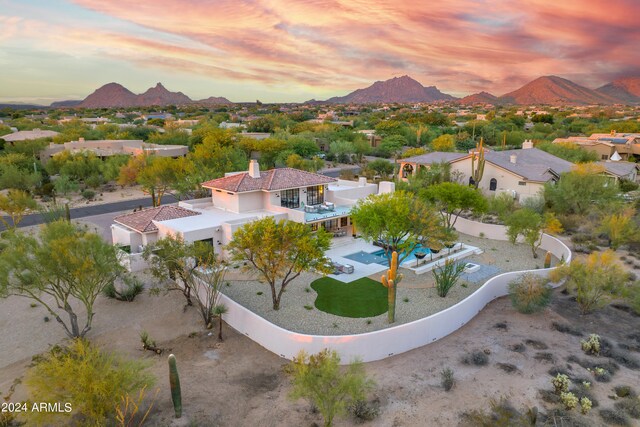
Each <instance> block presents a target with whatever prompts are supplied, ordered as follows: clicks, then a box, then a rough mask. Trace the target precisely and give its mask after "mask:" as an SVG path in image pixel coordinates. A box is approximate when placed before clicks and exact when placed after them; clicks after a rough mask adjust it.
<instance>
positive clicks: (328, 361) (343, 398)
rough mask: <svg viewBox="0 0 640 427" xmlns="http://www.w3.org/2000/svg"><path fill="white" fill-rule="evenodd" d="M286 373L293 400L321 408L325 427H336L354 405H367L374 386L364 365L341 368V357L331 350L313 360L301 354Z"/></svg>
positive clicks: (311, 357) (314, 355)
mask: <svg viewBox="0 0 640 427" xmlns="http://www.w3.org/2000/svg"><path fill="white" fill-rule="evenodd" d="M285 371H286V372H287V374H289V375H290V377H291V383H292V386H293V389H292V391H291V393H290V395H289V396H290V398H292V399H299V398H304V399H306V400H308V401H309V402H310V403H311V404H312V405H314V406H315V407H316V408H318V411H319V412H320V413H321V414H322V416H323V418H324V425H325V427H329V426H331V425H333V419H334V417H335V416H336V415H340V414H344V413H345V412H346V410H347V408H348V407H349V405H350V404H353V403H355V402H358V401H363V400H364V399H365V398H366V394H367V392H368V391H369V390H371V389H372V388H373V386H374V382H373V381H372V380H370V379H368V378H367V376H366V372H365V370H364V365H363V364H362V362H359V361H357V360H356V361H354V362H351V364H349V366H347V367H345V368H341V367H340V357H339V356H338V353H336V352H335V351H330V350H328V349H325V350H323V351H321V352H320V353H318V354H313V355H310V356H309V355H308V354H306V353H305V352H304V351H301V352H300V353H299V354H298V355H297V356H296V357H295V358H294V359H293V361H292V362H291V363H290V364H289V365H287V367H286V368H285Z"/></svg>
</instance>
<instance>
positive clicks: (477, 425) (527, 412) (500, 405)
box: [461, 398, 538, 427]
mask: <svg viewBox="0 0 640 427" xmlns="http://www.w3.org/2000/svg"><path fill="white" fill-rule="evenodd" d="M537 421H538V409H537V408H535V407H534V408H524V409H522V410H521V411H518V410H517V409H515V408H514V407H513V406H511V403H509V401H508V400H507V399H505V398H501V399H500V400H496V399H491V400H490V401H489V409H488V410H487V411H485V410H481V409H478V410H474V411H469V412H465V413H463V414H462V423H461V425H462V426H469V427H471V426H473V427H512V426H533V425H536V422H537Z"/></svg>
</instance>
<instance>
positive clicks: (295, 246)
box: [227, 217, 332, 310]
mask: <svg viewBox="0 0 640 427" xmlns="http://www.w3.org/2000/svg"><path fill="white" fill-rule="evenodd" d="M330 244H331V237H330V235H329V233H327V232H326V231H325V230H324V229H322V228H319V229H318V231H317V232H313V231H312V230H311V228H310V227H309V226H308V225H306V224H300V223H298V222H294V221H287V220H281V221H276V220H275V219H273V218H272V217H265V218H262V219H259V220H256V221H252V222H249V223H247V224H245V225H243V226H242V227H240V228H239V229H237V230H236V231H235V233H234V234H233V240H232V241H231V242H230V243H229V244H228V245H227V249H228V250H229V251H230V252H231V255H232V258H233V260H235V261H241V262H247V263H248V265H247V267H248V268H254V269H256V270H257V271H258V272H259V273H260V275H261V276H262V278H263V279H264V280H265V281H266V282H267V283H268V284H269V287H270V288H271V298H272V302H273V309H274V310H278V309H280V300H281V298H282V293H283V292H284V291H285V289H286V287H287V285H289V283H291V281H292V280H294V279H295V278H296V277H298V276H300V274H301V273H302V272H304V271H317V272H319V273H330V272H331V271H332V269H331V268H330V267H329V265H328V260H327V258H326V257H325V256H324V252H325V251H326V250H328V249H329V246H330Z"/></svg>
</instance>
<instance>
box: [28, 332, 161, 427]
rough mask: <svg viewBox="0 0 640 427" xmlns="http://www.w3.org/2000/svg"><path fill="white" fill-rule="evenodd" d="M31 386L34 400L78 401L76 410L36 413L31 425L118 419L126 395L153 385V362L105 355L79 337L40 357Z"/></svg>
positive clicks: (32, 371)
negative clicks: (118, 407)
mask: <svg viewBox="0 0 640 427" xmlns="http://www.w3.org/2000/svg"><path fill="white" fill-rule="evenodd" d="M34 363H35V364H34V366H33V367H32V368H31V369H29V371H28V372H27V378H26V381H25V384H26V386H27V389H28V391H29V399H30V400H31V401H34V402H72V405H73V412H72V413H64V412H62V413H56V414H52V413H45V412H30V413H28V414H27V416H28V424H35V425H40V424H42V423H46V424H47V425H63V424H64V425H66V424H67V422H69V421H70V417H71V416H74V417H81V418H82V419H83V425H85V424H86V425H105V424H110V423H113V421H114V419H115V417H116V407H117V406H118V405H119V404H120V403H121V399H122V397H123V396H126V395H127V394H132V393H137V392H138V391H140V390H142V389H144V388H145V387H148V386H151V385H152V384H153V383H154V382H155V378H154V377H153V376H152V375H151V374H150V373H148V372H147V369H148V366H149V365H148V364H147V363H145V362H143V361H140V360H135V359H127V358H125V357H123V356H119V355H116V354H111V353H105V352H103V351H101V350H99V349H98V348H97V347H96V346H94V345H92V344H90V343H89V342H88V341H84V340H81V339H75V340H74V341H72V342H71V343H70V345H69V346H68V347H60V346H55V347H53V348H52V349H51V351H49V352H48V353H46V354H45V355H43V356H40V357H38V358H36V359H35V360H34Z"/></svg>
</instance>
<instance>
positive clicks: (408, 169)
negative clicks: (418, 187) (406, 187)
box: [402, 163, 413, 178]
mask: <svg viewBox="0 0 640 427" xmlns="http://www.w3.org/2000/svg"><path fill="white" fill-rule="evenodd" d="M410 175H413V166H412V165H410V164H408V163H407V164H406V165H404V167H403V168H402V177H403V178H409V176H410Z"/></svg>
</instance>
